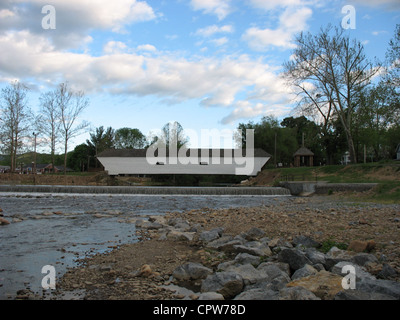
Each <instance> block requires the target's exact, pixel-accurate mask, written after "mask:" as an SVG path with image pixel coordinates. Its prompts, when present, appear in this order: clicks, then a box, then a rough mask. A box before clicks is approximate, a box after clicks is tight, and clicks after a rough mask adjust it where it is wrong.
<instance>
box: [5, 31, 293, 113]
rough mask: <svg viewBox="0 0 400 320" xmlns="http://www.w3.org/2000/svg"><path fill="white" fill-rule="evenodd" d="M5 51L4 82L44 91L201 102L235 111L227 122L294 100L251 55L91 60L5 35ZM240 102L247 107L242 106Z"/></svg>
mask: <svg viewBox="0 0 400 320" xmlns="http://www.w3.org/2000/svg"><path fill="white" fill-rule="evenodd" d="M0 47H1V48H2V49H3V52H4V53H3V54H2V55H1V56H0V78H15V77H17V78H20V79H22V80H23V79H31V78H35V79H36V81H37V83H38V85H43V84H48V83H52V84H56V83H58V82H59V81H68V82H69V83H70V84H71V85H72V86H74V87H77V88H79V89H81V90H84V91H85V92H87V93H99V92H108V93H111V94H113V93H115V94H120V93H123V94H128V95H136V96H153V97H158V98H159V99H161V100H164V101H167V102H183V101H188V100H191V99H198V100H200V101H202V105H204V106H209V107H225V108H230V107H232V106H234V107H235V108H236V109H235V111H234V112H233V113H232V115H231V116H230V117H229V118H227V119H225V120H224V121H232V119H236V118H237V117H239V116H241V115H243V114H244V113H243V112H245V113H247V114H248V115H250V114H253V113H254V112H256V113H257V112H261V113H262V112H267V111H268V108H266V107H263V108H261V107H260V104H262V105H263V106H267V105H278V104H281V103H283V101H288V97H289V91H288V90H287V89H286V88H285V86H284V85H283V82H282V81H281V80H280V79H279V77H278V75H277V70H276V69H275V68H273V67H271V66H269V65H267V64H265V63H264V62H262V61H261V60H252V59H250V58H249V57H248V56H247V55H242V56H226V57H224V58H216V57H214V58H206V57H196V58H191V59H187V58H183V57H177V56H176V55H173V54H168V53H164V52H158V54H157V55H156V56H152V55H146V52H144V53H143V54H140V53H139V52H135V51H134V50H129V48H127V46H126V45H125V44H124V43H121V42H108V43H107V44H106V45H105V46H104V48H103V49H104V52H105V53H106V55H104V56H91V55H89V54H87V53H71V52H65V51H59V50H57V48H56V47H54V46H53V45H52V44H51V42H50V41H49V40H48V39H46V38H44V37H41V36H38V35H35V34H32V33H29V32H28V31H20V32H8V33H7V34H5V35H0ZM152 48H153V47H152V46H146V45H145V46H143V48H142V49H147V50H149V49H150V50H151V49H152ZM154 49H155V48H154ZM238 97H240V101H245V102H246V103H243V102H242V103H238ZM249 108H255V111H253V112H249ZM257 110H258V111H257ZM260 110H263V111H260Z"/></svg>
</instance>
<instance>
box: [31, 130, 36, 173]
mask: <svg viewBox="0 0 400 320" xmlns="http://www.w3.org/2000/svg"><path fill="white" fill-rule="evenodd" d="M33 136H34V137H35V144H34V145H35V150H34V153H33V167H32V170H33V174H36V137H37V133H35V132H34V133H33Z"/></svg>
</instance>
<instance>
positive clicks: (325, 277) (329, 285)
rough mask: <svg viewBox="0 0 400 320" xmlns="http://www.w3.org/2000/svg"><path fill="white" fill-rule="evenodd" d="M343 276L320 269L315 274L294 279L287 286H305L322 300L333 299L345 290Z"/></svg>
mask: <svg viewBox="0 0 400 320" xmlns="http://www.w3.org/2000/svg"><path fill="white" fill-rule="evenodd" d="M342 280H343V277H341V276H338V275H336V274H333V273H331V272H327V271H320V272H318V273H317V274H315V275H312V276H309V277H306V278H301V279H298V280H294V281H292V282H290V283H288V284H287V287H289V288H290V287H303V288H305V289H307V290H309V291H311V292H312V293H314V294H315V295H316V296H317V297H318V298H320V299H322V300H332V299H333V298H334V297H335V296H336V294H337V293H338V292H340V291H342V290H343V287H342Z"/></svg>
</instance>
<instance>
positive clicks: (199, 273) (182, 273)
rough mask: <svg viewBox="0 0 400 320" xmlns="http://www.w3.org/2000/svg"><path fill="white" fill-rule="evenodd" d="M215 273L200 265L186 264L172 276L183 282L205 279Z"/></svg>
mask: <svg viewBox="0 0 400 320" xmlns="http://www.w3.org/2000/svg"><path fill="white" fill-rule="evenodd" d="M212 273H213V271H212V270H211V269H209V268H207V267H205V266H203V265H202V264H199V263H192V262H189V263H185V264H184V265H182V266H179V267H178V268H176V269H175V270H174V272H173V273H172V276H173V277H174V278H175V279H177V280H181V281H190V280H198V279H205V278H207V276H208V275H210V274H212Z"/></svg>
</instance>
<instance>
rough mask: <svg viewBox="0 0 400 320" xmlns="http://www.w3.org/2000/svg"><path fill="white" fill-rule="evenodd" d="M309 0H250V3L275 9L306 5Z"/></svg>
mask: <svg viewBox="0 0 400 320" xmlns="http://www.w3.org/2000/svg"><path fill="white" fill-rule="evenodd" d="M308 2H309V1H304V0H268V1H265V0H249V3H250V4H251V5H252V6H254V7H256V8H259V9H263V10H273V9H276V8H286V7H293V6H301V5H305V4H306V3H308Z"/></svg>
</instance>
